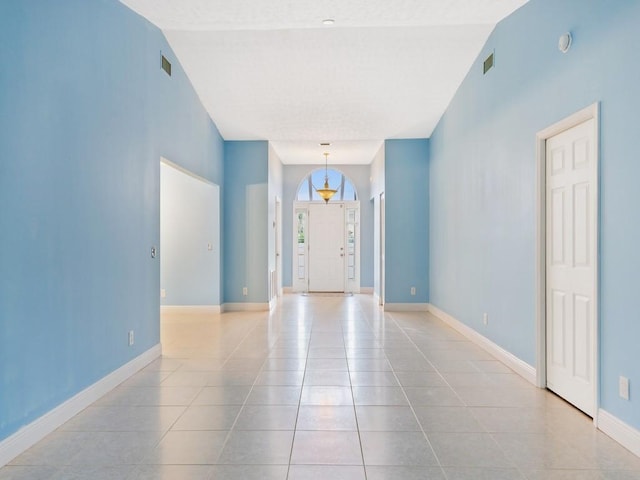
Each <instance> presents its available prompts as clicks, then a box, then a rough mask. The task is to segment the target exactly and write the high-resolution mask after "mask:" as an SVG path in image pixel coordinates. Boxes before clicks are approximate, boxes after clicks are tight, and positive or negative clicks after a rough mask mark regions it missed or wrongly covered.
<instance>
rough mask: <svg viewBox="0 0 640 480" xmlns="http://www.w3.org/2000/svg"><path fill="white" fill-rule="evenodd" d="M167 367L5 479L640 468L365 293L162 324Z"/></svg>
mask: <svg viewBox="0 0 640 480" xmlns="http://www.w3.org/2000/svg"><path fill="white" fill-rule="evenodd" d="M161 338H162V344H163V352H164V353H163V356H162V357H161V358H160V359H158V360H156V361H155V362H153V363H152V364H150V365H149V366H148V367H146V368H145V369H144V370H142V371H141V372H139V373H137V374H136V375H135V376H133V377H132V378H130V379H129V380H127V381H126V382H124V383H123V384H122V385H120V386H119V387H117V388H116V389H115V390H113V391H112V392H110V393H109V394H107V395H106V396H105V397H103V398H102V399H100V400H99V401H98V402H96V403H94V404H93V405H91V406H89V407H88V408H87V409H86V410H84V411H83V412H81V413H80V414H79V415H77V416H76V417H75V418H73V419H71V420H70V421H69V422H67V423H66V424H64V425H63V426H62V427H61V428H59V429H58V430H57V431H55V432H54V433H52V434H51V435H49V436H48V437H46V438H45V439H44V440H42V441H41V442H39V443H38V444H36V445H35V446H34V447H32V448H31V449H29V450H28V451H26V452H25V453H23V454H22V455H20V456H19V457H17V458H16V459H15V460H14V461H12V462H11V464H10V465H8V466H6V467H4V468H3V469H0V479H2V480H5V479H14V480H15V479H48V480H52V479H91V480H97V479H116V478H117V479H136V480H142V479H162V480H178V479H179V480H205V479H206V480H209V479H211V480H213V479H216V480H223V479H224V480H231V479H233V480H236V479H237V480H240V479H242V480H253V479H255V480H257V479H261V480H262V479H265V480H310V479H340V480H365V479H367V480H383V479H394V480H397V479H402V480H413V479H438V480H454V479H455V480H461V479H473V480H477V479H492V480H494V479H495V480H500V479H509V480H511V479H523V480H524V479H528V480H538V479H545V480H548V479H563V480H564V479H580V480H596V479H598V480H600V479H607V480H614V479H615V480H622V479H624V480H631V479H640V458H638V457H636V456H634V455H633V454H631V453H630V452H628V451H627V450H625V449H624V448H623V447H622V446H620V445H619V444H617V443H616V442H614V441H613V440H611V439H610V438H609V437H607V436H606V435H605V434H603V433H602V432H600V431H598V430H596V429H594V428H593V424H592V421H591V419H590V418H588V417H586V416H585V415H583V414H582V413H581V412H579V411H578V410H577V409H575V408H574V407H572V406H570V405H568V404H567V403H566V402H564V401H563V400H561V399H560V398H558V397H556V396H555V395H553V394H552V393H550V392H548V391H546V390H541V389H537V388H535V387H534V386H532V385H531V384H529V383H528V382H526V381H525V380H523V379H522V378H521V377H519V376H518V375H516V374H515V373H513V372H512V371H511V370H509V369H508V368H507V367H505V366H504V365H503V364H502V363H500V362H498V361H497V360H495V359H494V358H493V357H491V356H490V355H489V354H487V353H486V352H485V351H484V350H482V349H480V348H479V347H477V346H476V345H474V344H472V343H471V342H469V341H468V340H466V339H465V338H464V337H463V336H461V335H460V334H459V333H457V332H456V331H454V330H453V329H451V328H450V327H448V326H446V325H445V324H444V323H442V322H441V321H440V320H439V319H438V318H436V317H434V316H432V315H431V314H429V313H424V312H419V313H418V312H402V313H400V312H383V311H382V310H381V309H380V307H378V306H377V305H376V304H375V302H374V301H373V299H372V297H371V296H370V295H352V296H349V295H348V296H343V295H329V294H322V295H321V294H318V295H310V296H305V295H296V294H289V295H285V296H284V297H282V299H281V301H280V302H279V304H278V306H277V307H276V308H274V309H273V310H272V311H271V312H270V313H269V312H242V313H240V312H230V313H224V314H222V315H209V316H206V315H195V314H194V315H182V316H180V315H175V314H165V315H164V316H163V318H162V336H161Z"/></svg>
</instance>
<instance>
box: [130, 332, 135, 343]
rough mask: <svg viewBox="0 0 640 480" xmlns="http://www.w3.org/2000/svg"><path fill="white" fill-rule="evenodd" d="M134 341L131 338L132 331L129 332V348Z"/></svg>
mask: <svg viewBox="0 0 640 480" xmlns="http://www.w3.org/2000/svg"><path fill="white" fill-rule="evenodd" d="M134 341H135V339H134V338H133V330H129V346H130V347H131V346H132V345H133V343H134Z"/></svg>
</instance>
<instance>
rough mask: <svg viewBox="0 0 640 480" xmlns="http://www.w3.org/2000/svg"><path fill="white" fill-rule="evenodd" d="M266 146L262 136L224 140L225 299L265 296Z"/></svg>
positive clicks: (260, 299) (256, 299) (259, 299)
mask: <svg viewBox="0 0 640 480" xmlns="http://www.w3.org/2000/svg"><path fill="white" fill-rule="evenodd" d="M268 147H269V144H268V143H267V142H265V141H251V142H244V141H234V142H225V143H224V151H225V155H224V164H225V167H224V168H225V184H224V201H223V211H224V214H223V228H222V230H223V237H224V240H223V242H224V276H223V278H224V280H223V292H224V294H223V302H224V303H265V302H267V301H268V300H269V299H268V282H267V279H268V272H269V270H268V252H267V249H268V245H269V243H268V232H269V230H268V223H267V222H268V207H267V203H268V202H267V197H268V194H269V193H268V184H267V182H268V168H269V148H268ZM243 287H247V288H248V295H247V296H243V294H242V289H243Z"/></svg>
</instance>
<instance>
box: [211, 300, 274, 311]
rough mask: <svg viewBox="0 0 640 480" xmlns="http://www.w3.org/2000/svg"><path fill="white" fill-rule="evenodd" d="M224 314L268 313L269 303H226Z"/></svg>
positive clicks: (223, 306) (223, 307)
mask: <svg viewBox="0 0 640 480" xmlns="http://www.w3.org/2000/svg"><path fill="white" fill-rule="evenodd" d="M222 311H223V312H268V311H269V303H268V302H265V303H225V304H224V305H222Z"/></svg>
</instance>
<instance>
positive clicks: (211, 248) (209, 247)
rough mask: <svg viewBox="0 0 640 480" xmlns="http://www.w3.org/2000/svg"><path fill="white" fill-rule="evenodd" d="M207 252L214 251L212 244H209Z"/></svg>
mask: <svg viewBox="0 0 640 480" xmlns="http://www.w3.org/2000/svg"><path fill="white" fill-rule="evenodd" d="M207 250H209V251H211V250H213V243H211V242H209V243H207Z"/></svg>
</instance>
